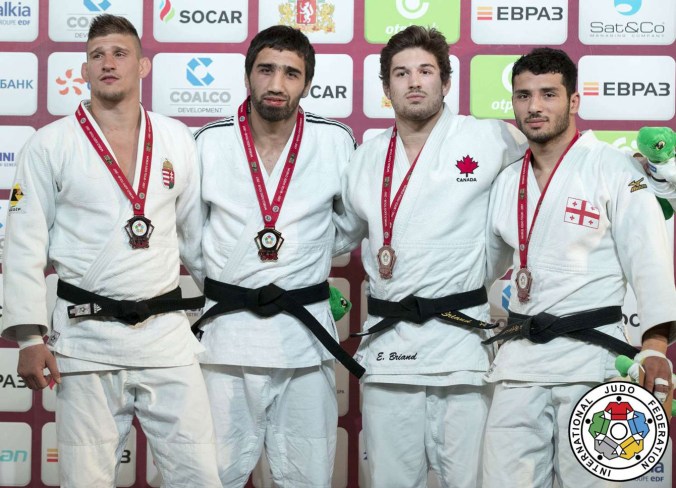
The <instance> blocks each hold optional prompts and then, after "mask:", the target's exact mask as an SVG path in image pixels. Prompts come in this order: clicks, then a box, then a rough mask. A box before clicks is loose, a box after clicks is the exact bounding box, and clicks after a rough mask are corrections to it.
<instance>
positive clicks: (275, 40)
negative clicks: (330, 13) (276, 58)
mask: <svg viewBox="0 0 676 488" xmlns="http://www.w3.org/2000/svg"><path fill="white" fill-rule="evenodd" d="M266 47H269V48H271V49H275V50H277V51H293V52H294V53H296V54H298V56H300V57H301V58H302V59H303V60H304V61H305V84H306V85H307V84H308V83H310V80H312V77H313V76H314V75H315V50H314V48H313V47H312V44H310V40H309V39H308V38H307V36H306V35H305V34H303V33H302V32H301V31H299V30H298V29H294V28H292V27H289V26H286V25H273V26H272V27H268V28H267V29H265V30H262V31H260V32H259V33H258V34H256V37H254V38H253V40H252V41H251V44H250V45H249V49H248V50H247V52H246V59H245V60H244V70H245V72H246V77H247V78H249V76H251V70H252V69H253V65H254V62H255V61H256V56H258V53H259V52H261V51H262V50H263V49H265V48H266Z"/></svg>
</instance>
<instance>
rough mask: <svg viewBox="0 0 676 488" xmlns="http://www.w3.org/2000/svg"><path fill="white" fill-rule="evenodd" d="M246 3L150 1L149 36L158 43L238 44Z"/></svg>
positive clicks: (242, 33) (233, 0)
mask: <svg viewBox="0 0 676 488" xmlns="http://www.w3.org/2000/svg"><path fill="white" fill-rule="evenodd" d="M248 25H249V3H248V2H247V0H228V1H227V2H223V1H222V0H154V2H153V36H154V37H155V39H157V40H158V41H160V42H213V43H218V42H242V41H245V40H246V37H247V33H248V29H247V26H248Z"/></svg>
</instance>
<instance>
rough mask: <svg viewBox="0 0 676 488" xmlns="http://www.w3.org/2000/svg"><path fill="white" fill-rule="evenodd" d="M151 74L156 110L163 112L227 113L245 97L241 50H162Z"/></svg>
mask: <svg viewBox="0 0 676 488" xmlns="http://www.w3.org/2000/svg"><path fill="white" fill-rule="evenodd" d="M152 77H153V110H154V111H155V112H159V113H162V114H164V115H169V116H180V117H224V116H226V115H232V114H234V113H236V112H237V107H239V105H240V104H241V103H242V102H243V101H244V99H245V98H246V87H245V86H244V56H243V55H242V54H215V53H210V54H198V53H187V54H186V53H180V54H172V53H160V54H158V55H156V56H155V57H154V58H153V70H152Z"/></svg>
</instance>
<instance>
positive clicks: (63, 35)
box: [49, 0, 143, 42]
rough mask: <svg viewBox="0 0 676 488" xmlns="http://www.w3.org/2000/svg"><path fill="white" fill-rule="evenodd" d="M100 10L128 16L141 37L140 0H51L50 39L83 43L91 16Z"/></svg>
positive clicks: (141, 7)
mask: <svg viewBox="0 0 676 488" xmlns="http://www.w3.org/2000/svg"><path fill="white" fill-rule="evenodd" d="M103 13H106V14H112V15H118V16H121V17H125V18H127V19H128V20H129V21H130V22H131V23H132V24H134V27H136V31H137V32H138V35H139V36H143V2H142V1H141V0H127V1H124V2H122V1H120V0H115V1H110V0H50V2H49V38H50V39H51V40H52V41H56V42H85V41H86V40H87V33H88V31H89V24H91V22H92V19H94V17H96V16H97V15H101V14H103Z"/></svg>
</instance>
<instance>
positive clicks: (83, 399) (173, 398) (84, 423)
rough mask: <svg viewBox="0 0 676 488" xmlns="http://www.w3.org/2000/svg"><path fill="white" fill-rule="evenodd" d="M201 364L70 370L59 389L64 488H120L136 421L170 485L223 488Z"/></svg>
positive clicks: (170, 487) (165, 483) (166, 484)
mask: <svg viewBox="0 0 676 488" xmlns="http://www.w3.org/2000/svg"><path fill="white" fill-rule="evenodd" d="M208 402H209V401H208V398H207V392H206V388H205V387H204V382H203V380H202V374H201V372H200V367H199V364H198V363H197V362H195V363H193V364H191V365H188V366H178V367H170V368H129V369H120V370H113V371H101V372H97V371H93V372H82V373H65V374H63V375H62V377H61V384H60V385H57V391H56V429H57V439H58V448H59V466H60V476H61V487H62V488H92V487H96V488H106V487H110V488H113V487H114V486H116V484H115V479H116V475H117V470H118V469H119V465H120V457H121V455H122V451H123V449H124V447H125V444H126V439H127V435H128V434H129V431H130V429H131V423H132V420H133V418H134V416H136V417H137V418H138V420H139V423H140V424H141V427H142V428H143V432H144V433H145V436H146V438H147V439H148V444H149V445H150V449H151V451H152V455H153V459H154V461H155V464H156V465H157V468H158V470H159V472H160V473H161V475H162V480H163V482H162V487H166V488H193V487H214V488H216V487H220V486H221V483H220V480H219V479H218V473H217V471H216V453H215V450H214V434H213V424H212V421H211V418H210V416H209V408H208V405H209V403H208Z"/></svg>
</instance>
